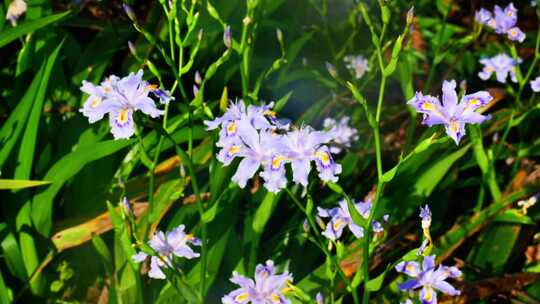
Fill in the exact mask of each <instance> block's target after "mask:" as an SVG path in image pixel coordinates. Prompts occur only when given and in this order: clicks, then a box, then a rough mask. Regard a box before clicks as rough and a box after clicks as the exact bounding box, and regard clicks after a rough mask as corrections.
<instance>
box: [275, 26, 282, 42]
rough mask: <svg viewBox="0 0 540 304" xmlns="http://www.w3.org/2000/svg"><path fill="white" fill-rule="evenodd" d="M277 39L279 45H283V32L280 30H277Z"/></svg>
mask: <svg viewBox="0 0 540 304" xmlns="http://www.w3.org/2000/svg"><path fill="white" fill-rule="evenodd" d="M276 37H277V40H278V41H279V43H283V32H282V31H281V29H279V28H278V29H276Z"/></svg>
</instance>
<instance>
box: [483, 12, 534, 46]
mask: <svg viewBox="0 0 540 304" xmlns="http://www.w3.org/2000/svg"><path fill="white" fill-rule="evenodd" d="M475 20H476V21H477V22H479V23H482V24H484V25H487V26H489V27H490V28H492V29H493V30H495V33H497V34H502V35H507V37H508V39H510V40H513V41H519V42H523V40H525V34H524V33H523V32H522V31H521V30H520V29H519V28H518V27H517V26H516V24H517V9H516V8H515V7H514V4H513V3H510V4H508V5H507V6H506V7H505V8H504V9H502V8H501V7H500V6H498V5H495V8H494V11H493V13H491V12H490V11H488V10H487V9H485V8H482V9H480V10H479V11H477V12H476V14H475Z"/></svg>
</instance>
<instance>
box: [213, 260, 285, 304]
mask: <svg viewBox="0 0 540 304" xmlns="http://www.w3.org/2000/svg"><path fill="white" fill-rule="evenodd" d="M292 280H293V277H292V275H291V274H289V272H287V271H285V272H284V273H282V274H277V273H276V272H275V268H274V262H272V261H270V260H268V261H266V264H265V265H263V264H259V265H257V267H256V269H255V280H253V279H250V278H247V277H245V276H242V275H240V274H238V273H237V272H236V271H235V272H233V275H232V278H231V282H233V283H234V284H236V285H238V286H240V288H238V289H236V290H233V291H232V292H230V293H229V294H227V295H225V296H224V297H223V298H222V299H221V302H222V303H223V304H247V303H252V304H290V303H291V301H290V300H289V299H287V298H286V297H285V294H286V293H287V292H288V290H289V287H288V284H290V283H291V282H292Z"/></svg>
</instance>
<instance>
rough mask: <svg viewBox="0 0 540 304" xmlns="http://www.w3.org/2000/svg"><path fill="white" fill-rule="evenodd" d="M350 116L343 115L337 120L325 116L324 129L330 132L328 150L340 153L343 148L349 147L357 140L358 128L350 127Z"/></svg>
mask: <svg viewBox="0 0 540 304" xmlns="http://www.w3.org/2000/svg"><path fill="white" fill-rule="evenodd" d="M350 121H351V118H350V117H347V116H344V117H342V118H341V119H340V120H339V121H337V120H335V119H333V118H326V119H325V120H324V122H323V126H324V129H325V130H327V132H328V133H330V134H331V136H332V140H331V142H330V152H332V153H334V154H338V153H341V151H342V150H343V149H350V148H351V146H352V143H353V142H354V141H356V140H358V130H356V129H355V128H352V127H351V126H350V125H349V123H350Z"/></svg>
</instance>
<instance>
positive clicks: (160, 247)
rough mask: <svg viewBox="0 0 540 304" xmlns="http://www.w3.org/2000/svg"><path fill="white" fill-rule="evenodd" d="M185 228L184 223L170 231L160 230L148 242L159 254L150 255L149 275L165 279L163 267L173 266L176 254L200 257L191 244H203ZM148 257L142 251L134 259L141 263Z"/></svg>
mask: <svg viewBox="0 0 540 304" xmlns="http://www.w3.org/2000/svg"><path fill="white" fill-rule="evenodd" d="M184 228H185V226H184V225H180V226H178V227H177V228H175V229H173V230H171V231H168V232H162V231H158V232H156V234H155V235H154V236H153V237H152V239H151V240H150V241H149V242H148V245H150V247H151V248H152V249H153V250H154V251H155V252H156V254H157V255H152V256H151V257H150V271H149V272H148V276H149V277H151V278H154V279H165V273H164V272H163V270H162V269H163V268H173V258H174V257H175V256H176V257H183V258H186V259H193V258H196V257H199V253H197V252H195V251H193V249H192V248H191V247H189V245H190V244H191V245H195V246H201V241H200V240H199V239H198V238H196V237H194V236H193V235H191V234H186V233H185V232H184ZM147 257H148V254H146V253H144V252H142V251H141V252H139V253H137V254H135V255H133V260H134V261H135V262H138V263H140V262H142V261H144V260H145V259H146V258H147Z"/></svg>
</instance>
